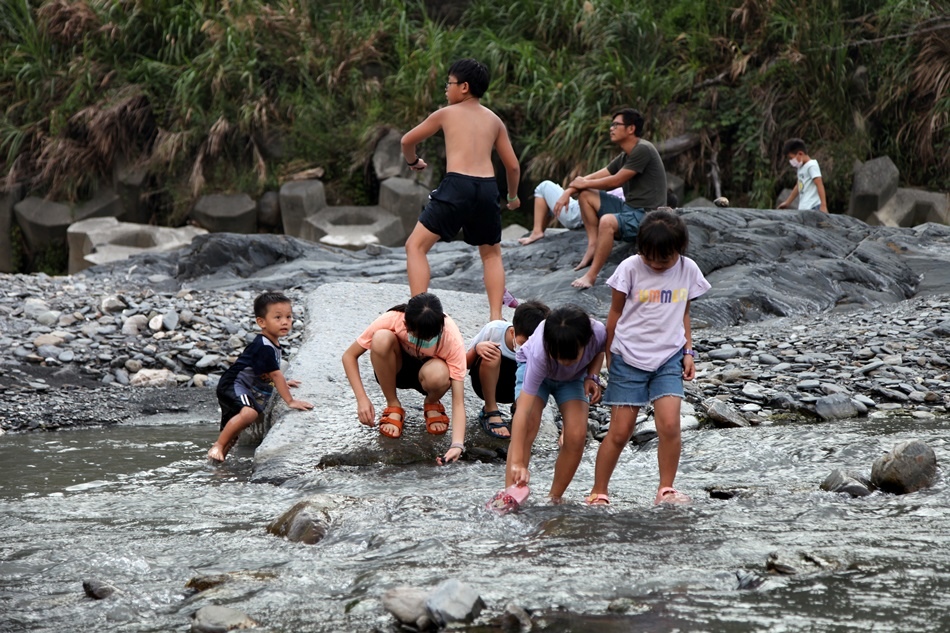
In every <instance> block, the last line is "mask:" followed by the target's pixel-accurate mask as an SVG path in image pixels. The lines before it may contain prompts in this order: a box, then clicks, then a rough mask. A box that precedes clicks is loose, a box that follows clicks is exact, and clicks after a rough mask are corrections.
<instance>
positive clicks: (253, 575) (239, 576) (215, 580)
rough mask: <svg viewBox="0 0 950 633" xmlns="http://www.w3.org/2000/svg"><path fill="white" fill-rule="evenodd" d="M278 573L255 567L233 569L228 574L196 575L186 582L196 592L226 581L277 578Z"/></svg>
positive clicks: (186, 585) (212, 587)
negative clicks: (247, 569) (242, 569)
mask: <svg viewBox="0 0 950 633" xmlns="http://www.w3.org/2000/svg"><path fill="white" fill-rule="evenodd" d="M277 577H278V576H277V573H275V572H271V571H261V570H259V569H255V570H252V571H232V572H228V573H226V574H208V575H205V576H195V577H194V578H192V579H190V580H189V581H188V582H186V583H185V588H186V589H190V590H191V591H194V592H196V593H201V592H202V591H207V590H208V589H214V588H215V587H220V586H221V585H223V584H224V583H227V582H232V581H235V580H248V581H263V580H273V579H275V578H277Z"/></svg>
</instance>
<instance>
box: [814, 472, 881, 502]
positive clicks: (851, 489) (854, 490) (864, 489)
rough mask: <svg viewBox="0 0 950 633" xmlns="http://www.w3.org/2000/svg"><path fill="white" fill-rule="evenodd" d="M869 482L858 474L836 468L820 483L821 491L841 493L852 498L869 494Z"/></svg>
mask: <svg viewBox="0 0 950 633" xmlns="http://www.w3.org/2000/svg"><path fill="white" fill-rule="evenodd" d="M870 485H871V482H870V481H868V479H867V478H866V477H864V476H862V475H861V474H860V473H855V472H852V471H849V470H842V469H840V468H836V469H835V470H833V471H831V473H830V474H829V475H828V476H827V477H825V480H824V481H823V482H821V489H822V490H826V491H828V492H843V493H846V494H849V495H851V496H852V497H866V496H868V495H869V494H871V489H870Z"/></svg>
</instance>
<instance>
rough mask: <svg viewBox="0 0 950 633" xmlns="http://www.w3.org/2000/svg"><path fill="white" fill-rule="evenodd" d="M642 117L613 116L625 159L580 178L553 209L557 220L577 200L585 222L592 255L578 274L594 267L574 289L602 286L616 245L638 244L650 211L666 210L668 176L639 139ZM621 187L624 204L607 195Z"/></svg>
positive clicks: (614, 135)
mask: <svg viewBox="0 0 950 633" xmlns="http://www.w3.org/2000/svg"><path fill="white" fill-rule="evenodd" d="M642 133H643V115H642V114H640V112H638V111H637V110H634V109H632V108H623V109H621V110H618V111H617V112H615V113H614V115H613V121H612V122H611V124H610V140H611V141H612V142H613V143H615V144H616V145H618V146H620V149H622V150H623V153H622V154H620V155H619V156H617V157H616V158H615V159H613V160H612V161H610V163H609V164H608V165H607V166H606V167H604V168H603V169H600V170H598V171H595V172H594V173H592V174H588V175H587V176H581V177H578V178H575V179H574V180H573V181H572V182H571V184H570V186H569V187H568V188H567V189H565V190H564V193H563V194H562V195H561V197H560V198H559V199H558V201H557V202H556V203H555V205H554V210H553V211H554V214H555V215H558V214H559V213H560V212H561V209H563V208H564V207H566V206H567V205H568V204H569V203H570V200H571V197H572V196H574V195H575V194H577V201H578V204H579V205H580V209H581V219H582V220H583V222H584V229H585V230H586V231H587V250H586V251H585V252H584V256H583V257H582V258H581V261H580V263H579V264H578V265H577V266H575V267H574V270H581V269H583V268H586V267H587V266H590V270H588V271H587V274H585V275H584V276H582V277H580V278H578V279H576V280H574V282H573V283H572V284H571V285H572V286H574V287H575V288H582V289H583V288H590V287H591V286H593V285H594V283H595V282H596V281H597V275H598V274H599V273H600V271H601V269H602V268H603V267H604V264H606V263H607V258H608V257H609V256H610V251H611V249H612V248H613V242H614V240H615V239H619V240H623V241H624V242H634V241H636V239H637V230H638V228H639V226H640V221H641V220H642V219H643V216H644V215H645V214H646V213H647V211H652V210H654V209H657V208H659V207H662V206H664V205H665V204H666V170H665V168H664V167H663V161H662V159H661V158H660V153H659V152H658V151H657V150H656V147H654V146H653V144H652V143H650V142H649V141H647V140H645V139H643V138H641V137H640V135H641V134H642ZM615 187H622V188H623V193H624V199H623V200H620V199H618V198H615V197H614V196H611V195H610V194H609V193H607V192H608V191H609V190H610V189H614V188H615Z"/></svg>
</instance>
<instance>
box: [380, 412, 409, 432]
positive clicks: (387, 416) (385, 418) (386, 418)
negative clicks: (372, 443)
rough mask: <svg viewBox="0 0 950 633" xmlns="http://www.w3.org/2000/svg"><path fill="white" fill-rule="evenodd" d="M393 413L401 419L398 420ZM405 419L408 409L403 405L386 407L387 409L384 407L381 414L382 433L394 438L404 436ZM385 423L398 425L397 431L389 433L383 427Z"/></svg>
mask: <svg viewBox="0 0 950 633" xmlns="http://www.w3.org/2000/svg"><path fill="white" fill-rule="evenodd" d="M392 414H396V415H398V416H399V419H398V420H397V419H396V418H394V417H393V416H392ZM405 419H406V410H405V409H403V408H402V407H386V408H385V409H383V415H381V416H380V418H379V432H380V434H381V435H385V436H386V437H391V438H393V439H397V438H400V437H402V423H403V420H405ZM384 424H390V425H392V426H394V427H396V428H397V429H398V430H397V431H396V432H395V433H393V432H388V433H387V432H386V431H385V430H384V429H383V425H384Z"/></svg>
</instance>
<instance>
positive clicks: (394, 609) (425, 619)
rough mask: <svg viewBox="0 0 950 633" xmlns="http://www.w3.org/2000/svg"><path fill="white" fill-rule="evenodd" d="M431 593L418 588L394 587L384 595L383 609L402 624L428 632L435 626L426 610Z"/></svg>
mask: <svg viewBox="0 0 950 633" xmlns="http://www.w3.org/2000/svg"><path fill="white" fill-rule="evenodd" d="M428 596H429V592H428V591H427V590H425V589H419V588H417V587H393V588H392V589H390V590H388V591H387V592H386V593H384V594H383V598H382V603H383V608H384V609H386V611H388V612H389V613H391V614H392V615H393V617H395V618H396V619H397V620H399V622H401V623H402V624H408V625H410V626H414V627H416V628H417V629H419V630H420V631H427V630H429V628H431V627H432V626H433V623H432V619H431V618H430V617H429V612H428V611H427V610H426V598H428Z"/></svg>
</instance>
